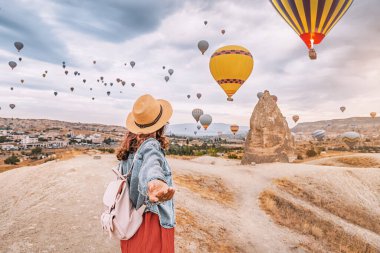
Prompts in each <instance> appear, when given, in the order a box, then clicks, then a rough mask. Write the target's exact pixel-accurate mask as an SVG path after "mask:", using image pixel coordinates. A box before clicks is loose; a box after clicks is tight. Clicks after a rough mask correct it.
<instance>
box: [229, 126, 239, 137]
mask: <svg viewBox="0 0 380 253" xmlns="http://www.w3.org/2000/svg"><path fill="white" fill-rule="evenodd" d="M230 129H231V132H232V133H233V134H234V135H235V134H236V133H237V132H238V131H239V126H238V125H235V124H233V125H231V126H230Z"/></svg>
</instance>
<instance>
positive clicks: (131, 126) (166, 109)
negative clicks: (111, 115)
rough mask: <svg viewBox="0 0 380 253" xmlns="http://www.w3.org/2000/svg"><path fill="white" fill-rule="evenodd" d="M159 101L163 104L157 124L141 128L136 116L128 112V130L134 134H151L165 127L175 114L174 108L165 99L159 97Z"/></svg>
mask: <svg viewBox="0 0 380 253" xmlns="http://www.w3.org/2000/svg"><path fill="white" fill-rule="evenodd" d="M157 102H159V103H160V105H161V106H162V115H161V117H160V119H159V120H158V121H157V123H156V124H154V125H153V126H150V127H146V128H140V127H138V126H137V125H136V123H135V117H134V116H133V114H132V113H129V114H128V117H127V121H126V126H127V129H128V131H130V132H132V133H134V134H151V133H154V132H156V131H157V130H159V129H160V128H161V127H163V126H164V125H165V124H166V123H167V122H168V121H169V119H170V118H171V117H172V115H173V108H172V106H171V104H170V103H169V102H168V101H166V100H163V99H157Z"/></svg>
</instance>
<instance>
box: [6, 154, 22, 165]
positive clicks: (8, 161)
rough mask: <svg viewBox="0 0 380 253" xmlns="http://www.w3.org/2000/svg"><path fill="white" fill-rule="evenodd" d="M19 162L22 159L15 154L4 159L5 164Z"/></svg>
mask: <svg viewBox="0 0 380 253" xmlns="http://www.w3.org/2000/svg"><path fill="white" fill-rule="evenodd" d="M18 162H20V159H18V157H17V156H15V155H11V156H9V157H8V158H7V159H5V160H4V163H5V164H13V165H15V164H17V163H18Z"/></svg>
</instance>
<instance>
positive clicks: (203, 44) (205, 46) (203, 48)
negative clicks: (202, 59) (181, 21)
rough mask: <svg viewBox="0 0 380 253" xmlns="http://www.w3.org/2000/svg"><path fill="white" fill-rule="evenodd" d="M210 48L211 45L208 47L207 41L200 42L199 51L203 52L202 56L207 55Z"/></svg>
mask: <svg viewBox="0 0 380 253" xmlns="http://www.w3.org/2000/svg"><path fill="white" fill-rule="evenodd" d="M208 47H209V45H208V42H207V41H206V40H201V41H199V42H198V49H199V51H201V53H202V54H205V52H206V51H207V49H208Z"/></svg>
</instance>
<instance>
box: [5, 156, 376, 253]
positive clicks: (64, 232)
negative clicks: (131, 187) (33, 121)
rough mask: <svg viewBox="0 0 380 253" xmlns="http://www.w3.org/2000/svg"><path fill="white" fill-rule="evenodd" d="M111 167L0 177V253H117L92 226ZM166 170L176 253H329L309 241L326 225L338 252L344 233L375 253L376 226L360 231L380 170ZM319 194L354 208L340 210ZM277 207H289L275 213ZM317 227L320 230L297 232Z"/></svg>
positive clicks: (50, 167)
mask: <svg viewBox="0 0 380 253" xmlns="http://www.w3.org/2000/svg"><path fill="white" fill-rule="evenodd" d="M116 163H117V162H116V159H115V158H114V155H101V159H100V160H99V159H94V158H93V156H92V155H81V156H77V157H74V158H72V159H69V160H64V161H63V160H62V161H51V162H48V163H45V164H41V165H38V166H33V167H23V168H18V169H14V170H10V171H6V172H3V173H0V185H1V192H0V203H1V206H0V213H1V216H0V252H67V253H71V252H75V253H76V252H119V244H118V242H116V241H113V240H111V239H109V238H108V236H107V235H106V234H104V233H102V231H101V228H100V222H99V215H100V214H101V212H102V210H103V206H102V194H103V192H104V189H105V187H106V185H107V183H108V182H109V180H111V179H112V178H113V175H112V172H111V171H110V168H111V167H112V166H114V165H116ZM169 163H170V165H171V167H172V170H173V174H174V181H175V187H176V189H177V192H176V195H175V206H176V215H177V219H176V222H177V226H176V252H180V253H182V252H185V253H187V252H197V253H198V252H200V253H202V252H222V253H224V252H248V253H255V252H263V253H266V252H328V251H331V245H335V244H331V243H333V242H330V241H326V240H325V239H323V238H324V237H325V236H321V237H318V236H316V235H326V236H328V235H330V237H331V236H332V235H331V234H324V233H323V231H325V230H328V229H331V228H337V229H338V228H339V229H338V230H337V231H338V232H339V233H341V234H342V237H341V238H342V239H341V244H340V246H339V247H341V249H346V248H345V247H347V248H348V249H349V246H350V245H348V246H347V243H345V241H344V238H346V237H344V236H349V238H356V239H357V242H358V243H364V245H368V246H366V247H367V249H368V251H367V252H373V251H371V250H373V249H374V250H377V251H378V252H380V235H379V232H378V229H379V228H378V227H377V226H370V225H369V224H370V221H371V220H372V219H374V218H373V217H379V216H380V183H379V181H376V180H375V179H376V178H380V169H376V168H342V167H328V166H321V165H315V164H281V163H274V164H261V165H256V166H241V165H239V161H234V160H226V159H222V158H213V157H199V158H196V159H194V160H180V159H174V158H169ZM281 182H282V183H281ZM289 182H290V183H289ZM289 185H290V186H289ZM293 188H294V189H295V190H294V189H293ZM297 189H298V190H297ZM326 194H330V195H326ZM307 196H317V197H318V196H320V198H316V199H310V198H308V197H307ZM322 196H328V197H330V198H329V199H330V201H331V202H334V203H336V205H338V206H339V204H341V203H345V204H346V205H345V206H344V207H345V208H356V209H355V210H358V211H357V212H355V214H353V215H349V213H344V212H339V211H337V210H336V208H334V205H333V204H331V203H330V204H326V201H325V202H323V201H322V200H323V198H322ZM342 196H343V197H344V198H342ZM321 199H322V200H321ZM318 201H319V202H318ZM342 201H343V202H342ZM320 203H322V204H320ZM281 205H282V206H284V207H292V208H286V209H281V210H286V213H284V212H280V211H279V210H280V209H279V208H278V207H279V206H281ZM363 206H364V207H365V208H363ZM368 210H372V211H371V212H369V211H368ZM294 217H299V219H298V220H302V221H303V223H302V224H300V223H295V222H294V220H297V219H294ZM316 221H319V222H320V224H323V226H322V225H321V226H320V227H315V228H313V229H305V228H304V226H307V224H310V222H312V223H313V224H314V223H315V222H316ZM375 222H376V220H375ZM305 224H306V225H305ZM301 225H302V226H301ZM301 227H302V228H303V229H300V228H301ZM320 231H322V232H320ZM313 233H315V234H313ZM358 245H359V244H358ZM360 245H362V244H360ZM332 247H333V246H332ZM318 250H319V251H318ZM333 252H334V251H333ZM345 252H353V251H348V250H346V251H345ZM375 252H376V251H375Z"/></svg>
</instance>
